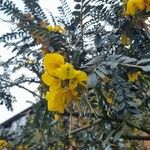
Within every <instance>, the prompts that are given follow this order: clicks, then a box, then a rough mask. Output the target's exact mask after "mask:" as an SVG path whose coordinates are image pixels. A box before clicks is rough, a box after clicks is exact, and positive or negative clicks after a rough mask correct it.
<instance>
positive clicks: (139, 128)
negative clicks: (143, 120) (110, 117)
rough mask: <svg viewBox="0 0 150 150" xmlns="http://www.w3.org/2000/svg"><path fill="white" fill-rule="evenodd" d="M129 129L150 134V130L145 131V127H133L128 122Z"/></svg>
mask: <svg viewBox="0 0 150 150" xmlns="http://www.w3.org/2000/svg"><path fill="white" fill-rule="evenodd" d="M126 124H127V125H128V126H129V127H131V128H137V129H138V130H141V131H143V132H145V133H147V134H150V130H148V129H145V128H143V127H137V126H135V125H133V124H131V123H129V122H127V123H126Z"/></svg>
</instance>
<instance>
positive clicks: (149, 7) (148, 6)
mask: <svg viewBox="0 0 150 150" xmlns="http://www.w3.org/2000/svg"><path fill="white" fill-rule="evenodd" d="M145 5H146V11H150V0H145Z"/></svg>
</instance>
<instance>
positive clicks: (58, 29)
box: [47, 25, 65, 33]
mask: <svg viewBox="0 0 150 150" xmlns="http://www.w3.org/2000/svg"><path fill="white" fill-rule="evenodd" d="M47 29H48V30H49V31H51V32H60V33H62V32H64V31H65V29H64V28H62V27H61V26H59V25H57V26H54V27H53V26H51V25H48V26H47Z"/></svg>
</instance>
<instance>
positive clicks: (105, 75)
mask: <svg viewBox="0 0 150 150" xmlns="http://www.w3.org/2000/svg"><path fill="white" fill-rule="evenodd" d="M22 1H23V3H24V6H25V11H23V10H20V9H19V8H18V7H16V5H15V4H14V3H13V2H12V1H10V0H6V1H5V0H4V1H0V11H1V13H4V14H6V15H8V16H9V18H11V21H10V22H11V23H14V24H15V26H16V27H15V29H14V30H12V32H11V33H6V34H5V35H3V36H1V37H0V41H1V42H3V43H5V47H11V48H12V52H13V53H14V54H15V56H13V57H12V58H11V59H9V60H8V61H6V62H2V61H1V62H0V63H1V66H2V67H3V68H4V73H3V74H1V75H0V81H1V82H0V97H1V99H0V103H1V104H5V105H6V107H7V108H8V109H12V108H13V107H12V106H13V105H12V103H13V102H14V101H15V97H13V96H12V95H11V92H10V89H11V88H13V87H14V86H18V87H19V88H22V89H24V90H27V91H28V92H30V93H32V94H33V96H34V97H35V98H36V99H38V102H37V103H36V104H34V105H33V107H32V112H31V113H30V114H29V115H27V123H26V125H25V126H23V127H21V129H19V130H16V131H14V132H11V131H9V129H3V128H1V132H0V139H1V141H0V142H1V143H3V144H4V146H5V147H7V148H8V149H17V148H18V149H19V148H20V149H31V150H32V149H33V150H34V149H43V150H47V149H66V150H73V149H80V150H82V149H83V150H85V149H86V150H98V149H106V150H111V149H112V150H116V149H118V150H119V149H122V150H123V149H138V145H140V144H141V143H140V142H138V144H133V143H134V141H131V140H150V136H149V134H150V126H149V124H150V119H149V116H150V112H149V110H150V91H149V89H150V76H149V74H150V27H149V16H150V1H149V0H139V1H137V0H123V1H122V0H74V2H75V7H74V11H71V9H70V7H69V6H68V4H67V1H66V0H60V3H61V5H60V6H59V7H58V11H59V12H60V16H57V17H56V16H54V15H53V14H52V13H50V16H47V15H45V13H44V11H43V9H42V8H41V7H40V5H39V3H38V0H33V1H30V0H22ZM43 58H44V59H43ZM42 60H43V61H42ZM21 68H26V69H28V70H30V71H32V75H33V76H31V77H30V78H29V77H26V76H25V75H22V76H20V77H18V78H17V79H16V80H15V81H12V80H11V75H12V74H13V73H15V72H17V71H18V70H20V69H21ZM24 83H31V84H32V83H36V84H38V85H39V86H38V93H36V92H34V91H32V90H31V89H28V88H27V87H25V86H23V84H24ZM48 91H49V92H48ZM45 99H47V100H45ZM14 109H15V108H14ZM141 147H143V149H144V146H143V145H142V146H141V145H140V149H141V150H142V148H141ZM0 149H1V147H0Z"/></svg>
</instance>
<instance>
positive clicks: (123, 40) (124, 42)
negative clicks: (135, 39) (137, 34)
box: [120, 33, 129, 46]
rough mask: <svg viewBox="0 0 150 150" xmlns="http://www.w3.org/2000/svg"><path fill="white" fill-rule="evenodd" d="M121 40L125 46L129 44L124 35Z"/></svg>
mask: <svg viewBox="0 0 150 150" xmlns="http://www.w3.org/2000/svg"><path fill="white" fill-rule="evenodd" d="M120 40H121V43H122V44H123V45H124V46H125V45H128V44H129V38H128V37H127V36H126V34H124V33H123V34H122V35H121V37H120Z"/></svg>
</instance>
